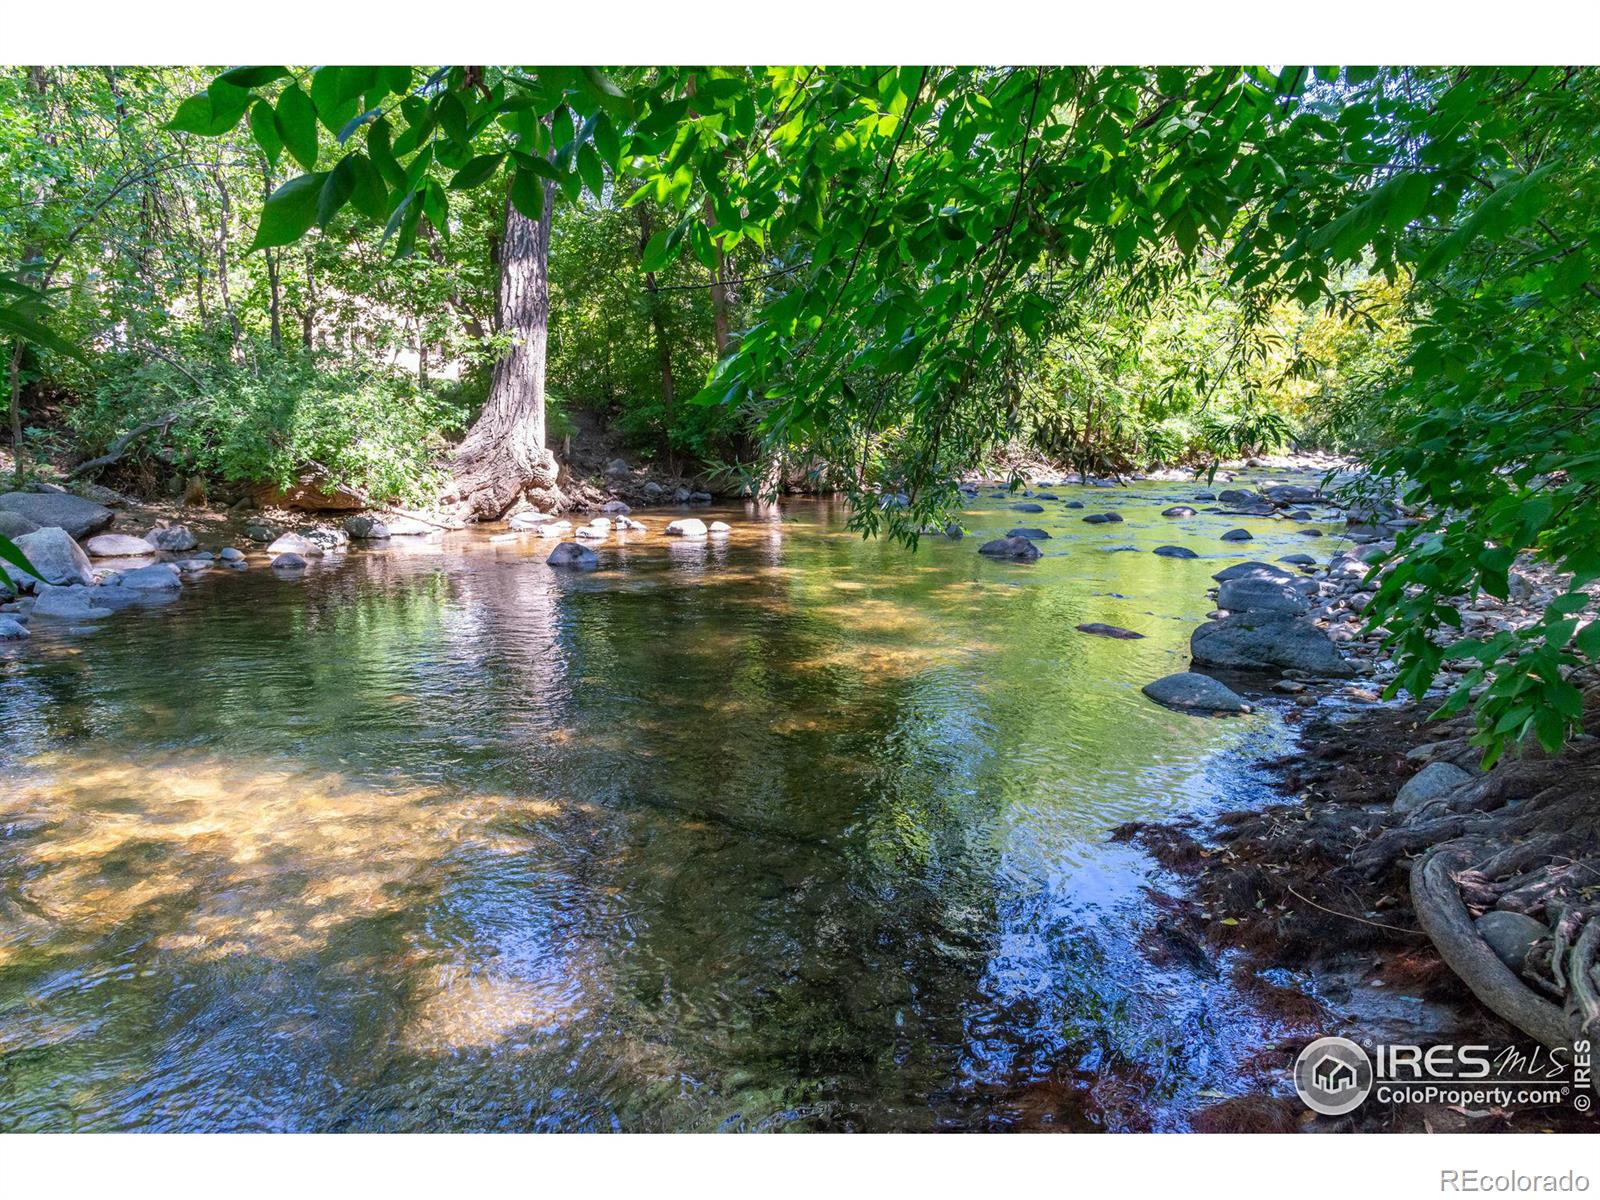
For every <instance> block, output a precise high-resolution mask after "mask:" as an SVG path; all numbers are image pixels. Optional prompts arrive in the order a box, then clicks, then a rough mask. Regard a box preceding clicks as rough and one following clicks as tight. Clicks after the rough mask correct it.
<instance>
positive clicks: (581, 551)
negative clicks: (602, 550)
mask: <svg viewBox="0 0 1600 1200" xmlns="http://www.w3.org/2000/svg"><path fill="white" fill-rule="evenodd" d="M545 562H546V563H548V564H549V565H550V566H552V567H560V568H562V569H564V570H568V571H592V570H594V568H596V567H598V566H599V565H600V556H599V555H598V554H596V553H595V552H594V551H593V550H591V549H589V547H587V546H580V545H578V543H577V542H562V543H561V544H560V545H559V546H557V547H556V548H555V549H554V550H552V551H550V557H549V558H547V559H545Z"/></svg>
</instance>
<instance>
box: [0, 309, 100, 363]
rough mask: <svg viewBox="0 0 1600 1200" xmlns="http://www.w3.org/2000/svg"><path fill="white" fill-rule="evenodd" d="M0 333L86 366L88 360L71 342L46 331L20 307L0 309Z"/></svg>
mask: <svg viewBox="0 0 1600 1200" xmlns="http://www.w3.org/2000/svg"><path fill="white" fill-rule="evenodd" d="M0 331H4V332H7V333H9V334H11V335H12V336H13V337H17V338H21V339H22V340H23V341H25V342H30V343H32V344H33V345H35V346H43V347H44V348H45V349H47V350H54V351H55V352H56V353H57V354H63V355H65V356H66V357H68V358H75V359H77V360H78V361H79V362H81V363H83V364H85V365H88V362H89V360H88V359H87V358H85V357H84V354H83V352H82V351H81V350H79V349H78V348H77V347H76V346H74V345H73V344H72V343H71V342H69V341H67V340H66V338H64V337H62V336H61V335H60V334H58V333H55V332H54V331H52V330H50V329H47V328H46V327H45V326H44V325H43V324H41V323H40V322H39V321H38V320H37V319H35V318H34V317H32V316H30V315H29V314H27V313H25V312H23V311H22V305H20V304H13V305H9V306H7V307H4V308H0Z"/></svg>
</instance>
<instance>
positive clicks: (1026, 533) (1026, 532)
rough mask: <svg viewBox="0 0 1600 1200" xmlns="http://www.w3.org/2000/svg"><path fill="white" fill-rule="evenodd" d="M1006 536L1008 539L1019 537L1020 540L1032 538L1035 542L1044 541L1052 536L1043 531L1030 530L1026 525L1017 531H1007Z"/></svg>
mask: <svg viewBox="0 0 1600 1200" xmlns="http://www.w3.org/2000/svg"><path fill="white" fill-rule="evenodd" d="M1006 536H1007V537H1008V538H1014V537H1019V538H1031V539H1032V540H1034V541H1044V540H1045V539H1047V538H1048V537H1049V536H1050V535H1049V534H1048V533H1046V532H1045V531H1044V530H1042V529H1029V528H1028V527H1027V526H1026V525H1023V526H1019V527H1018V528H1016V529H1008V530H1007V531H1006Z"/></svg>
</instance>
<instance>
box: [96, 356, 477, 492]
mask: <svg viewBox="0 0 1600 1200" xmlns="http://www.w3.org/2000/svg"><path fill="white" fill-rule="evenodd" d="M162 353H163V355H164V356H165V357H163V358H159V359H158V358H153V357H150V356H149V355H146V354H142V353H123V354H117V353H112V354H107V355H104V356H103V357H101V358H100V359H99V361H98V363H97V369H96V371H95V374H94V376H93V377H92V378H91V379H90V380H88V381H86V384H85V386H84V387H83V388H82V389H81V390H80V397H79V399H78V400H77V402H76V403H74V404H71V405H70V406H68V407H67V410H66V412H65V417H66V421H67V424H68V426H69V427H70V428H71V429H72V430H73V431H74V432H75V433H76V434H77V435H78V437H79V438H80V439H81V440H82V442H83V445H84V447H85V449H86V450H87V452H88V453H90V454H98V453H101V452H102V451H103V450H104V448H105V447H107V446H109V445H110V444H111V443H112V442H113V441H114V440H115V439H116V438H117V437H119V436H121V435H123V434H125V433H127V432H128V431H129V430H131V429H134V428H137V427H138V426H141V425H145V424H147V423H150V422H162V421H164V420H165V419H167V418H169V417H170V418H171V420H170V423H169V424H167V425H166V426H165V429H164V430H162V429H156V430H153V431H151V432H150V434H149V435H147V436H146V437H145V438H143V439H142V440H141V441H140V442H139V443H137V444H136V445H135V446H131V447H130V449H129V452H128V453H129V456H130V457H133V456H134V455H136V454H137V455H141V456H150V457H154V458H155V459H156V460H158V461H159V463H160V464H161V465H162V466H163V467H164V468H165V469H166V470H168V471H169V472H173V473H176V474H179V475H184V476H190V475H200V476H203V477H208V478H214V479H221V480H224V481H226V482H229V483H273V484H278V485H280V486H286V485H288V484H289V483H290V482H291V481H292V480H293V479H294V478H295V477H296V475H297V474H298V473H299V472H301V471H303V470H304V469H305V468H306V467H307V466H308V465H315V466H317V467H320V468H323V469H325V470H326V472H327V474H328V476H329V477H330V479H331V480H332V481H333V482H334V483H338V484H343V485H348V486H352V487H356V488H359V489H361V490H362V491H364V492H365V493H367V494H368V495H370V496H372V497H373V498H374V499H378V500H396V501H406V502H413V503H415V502H422V501H424V500H426V499H427V497H428V496H430V495H431V494H433V493H434V492H436V491H437V489H438V487H439V485H440V484H441V483H442V482H443V479H444V474H443V472H442V471H441V470H440V469H439V467H438V465H437V464H438V461H439V458H440V456H441V454H442V452H443V451H444V450H445V448H446V447H447V446H448V444H449V440H450V438H451V437H453V436H455V435H457V434H459V432H460V430H461V429H462V427H463V425H464V422H465V420H466V417H467V416H468V410H469V405H470V403H471V401H470V397H469V396H467V395H466V394H464V392H463V389H461V388H458V387H455V386H453V385H449V384H440V385H436V386H434V387H430V388H419V387H418V386H417V381H416V378H415V376H413V375H411V374H410V373H408V372H401V371H398V370H393V369H389V368H386V367H383V366H381V365H378V366H374V365H370V364H369V365H360V366H353V365H350V364H348V363H345V362H342V361H340V360H338V359H337V358H334V357H333V356H330V355H319V354H315V353H311V352H307V351H303V350H300V349H298V348H295V349H285V350H281V351H274V350H272V348H271V347H270V345H268V344H266V343H265V341H264V340H261V341H256V342H251V341H249V340H247V341H246V342H245V343H244V345H243V346H242V347H241V350H240V353H239V355H238V357H237V358H236V357H235V356H234V354H233V351H232V347H231V345H229V344H228V343H226V342H222V343H220V344H219V343H217V342H215V341H210V340H206V339H202V338H191V339H188V340H186V341H183V342H179V343H177V344H170V345H168V346H166V347H165V348H164V349H163V351H162Z"/></svg>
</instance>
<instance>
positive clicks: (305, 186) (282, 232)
mask: <svg viewBox="0 0 1600 1200" xmlns="http://www.w3.org/2000/svg"><path fill="white" fill-rule="evenodd" d="M327 179H328V174H327V172H326V171H319V172H315V173H313V174H310V175H296V176H295V177H294V178H293V179H291V180H289V181H288V182H287V183H285V184H282V185H281V186H280V187H279V188H278V189H277V191H275V192H273V193H272V195H270V196H268V197H267V202H266V204H264V205H263V206H262V208H261V221H260V223H259V224H258V225H257V226H256V237H255V241H253V242H252V243H250V249H252V250H261V249H264V248H266V247H268V246H289V245H293V244H294V243H295V242H298V241H299V240H300V239H301V238H302V237H303V236H305V232H306V230H308V229H310V228H311V226H312V225H313V224H315V223H316V220H317V208H318V198H319V197H320V196H321V194H322V187H323V184H324V183H326V182H327ZM341 203H342V202H341Z"/></svg>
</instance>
